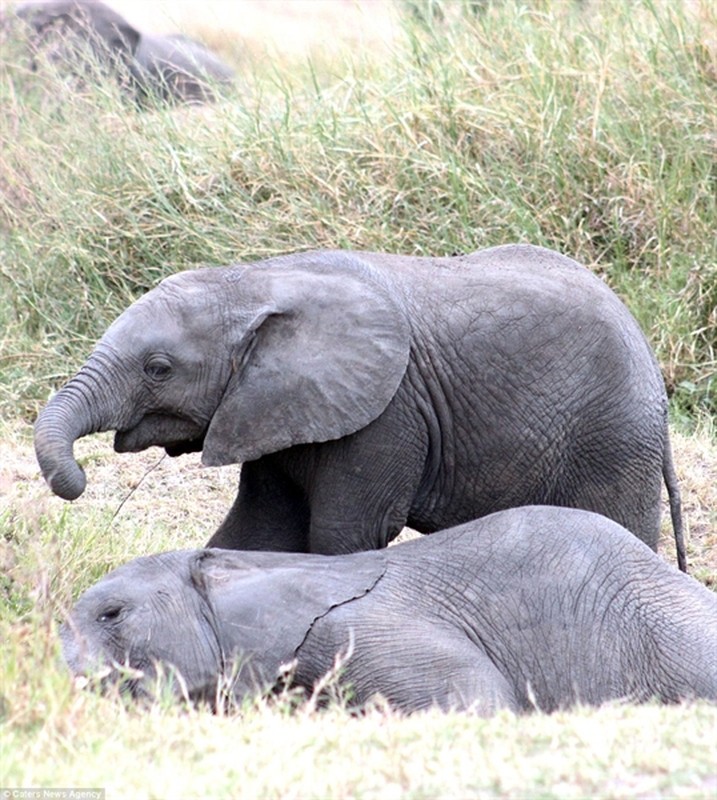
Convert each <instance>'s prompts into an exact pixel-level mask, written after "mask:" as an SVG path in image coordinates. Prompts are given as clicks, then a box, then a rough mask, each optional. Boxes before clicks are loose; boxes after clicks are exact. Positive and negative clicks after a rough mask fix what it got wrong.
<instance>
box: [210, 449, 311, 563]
mask: <svg viewBox="0 0 717 800" xmlns="http://www.w3.org/2000/svg"><path fill="white" fill-rule="evenodd" d="M308 532H309V506H308V503H307V500H306V497H305V495H304V492H303V491H302V490H301V489H300V488H299V487H298V486H296V484H294V483H293V482H292V481H291V480H290V479H289V478H288V477H287V476H286V475H285V474H283V473H282V472H281V471H280V470H278V469H276V468H275V467H274V466H273V465H271V464H270V463H269V459H268V458H260V459H258V460H257V461H250V462H247V463H246V464H244V465H243V466H242V469H241V477H240V480H239V493H238V494H237V498H236V500H235V501H234V504H233V505H232V507H231V508H230V509H229V513H228V514H227V515H226V517H225V519H224V521H223V522H222V524H221V525H220V526H219V528H218V529H217V531H216V532H215V534H214V535H213V536H212V538H211V539H210V540H209V542H208V543H207V547H222V548H225V549H228V550H284V551H286V552H295V553H305V552H306V551H307V550H308Z"/></svg>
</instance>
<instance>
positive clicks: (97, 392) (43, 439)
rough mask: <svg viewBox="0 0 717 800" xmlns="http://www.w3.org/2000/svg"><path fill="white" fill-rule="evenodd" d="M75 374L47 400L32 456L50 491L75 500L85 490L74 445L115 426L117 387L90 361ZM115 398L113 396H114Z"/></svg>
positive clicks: (38, 420) (39, 422) (116, 421)
mask: <svg viewBox="0 0 717 800" xmlns="http://www.w3.org/2000/svg"><path fill="white" fill-rule="evenodd" d="M93 358H94V360H95V361H98V360H100V361H101V359H98V357H97V356H94V357H91V359H90V361H88V362H87V364H85V366H84V367H83V368H82V369H81V370H80V372H78V373H77V375H76V376H75V377H74V378H73V379H72V380H71V381H70V382H69V383H67V384H66V385H65V386H64V387H63V388H62V389H60V391H59V392H58V393H57V394H56V395H55V396H54V397H53V398H52V399H51V400H50V402H49V403H48V404H47V406H45V408H44V409H43V410H42V412H41V413H40V415H39V417H38V418H37V421H36V422H35V455H36V456H37V461H38V463H39V465H40V469H41V470H42V475H43V477H44V478H45V480H46V481H47V483H48V484H49V486H50V488H51V489H52V491H53V492H54V493H55V494H56V495H59V496H60V497H62V498H63V499H65V500H75V499H76V498H78V497H79V496H80V495H81V494H82V492H84V490H85V486H86V484H87V479H86V478H85V473H84V470H83V469H82V467H81V466H80V465H79V464H78V463H77V461H76V459H75V456H74V452H73V446H74V443H75V441H76V440H77V439H79V438H80V437H82V436H86V435H88V434H90V433H97V432H99V431H106V430H112V429H116V428H117V427H118V419H117V414H116V412H115V410H114V409H112V405H115V406H116V404H117V400H116V397H117V390H116V389H114V390H113V391H112V390H110V387H109V385H108V383H107V381H106V380H105V379H104V375H103V373H104V371H106V367H105V368H104V369H98V368H97V367H98V365H97V364H96V363H93ZM113 398H114V399H113Z"/></svg>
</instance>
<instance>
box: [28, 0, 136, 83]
mask: <svg viewBox="0 0 717 800" xmlns="http://www.w3.org/2000/svg"><path fill="white" fill-rule="evenodd" d="M17 14H18V16H19V17H20V18H21V19H24V20H25V21H26V22H27V23H28V24H29V25H30V26H31V27H32V30H33V38H32V42H31V43H32V46H33V49H34V50H35V51H43V52H45V53H48V55H49V56H50V58H52V59H53V60H56V61H60V62H61V63H75V62H76V61H77V59H78V57H80V58H81V55H82V48H83V47H85V46H89V47H90V48H91V50H92V51H93V53H94V55H95V58H96V59H97V60H98V61H99V62H107V61H108V59H109V60H110V63H112V64H114V66H116V67H117V66H120V65H124V68H125V69H128V68H129V67H130V64H131V61H132V58H133V54H134V52H135V50H136V49H137V46H138V45H139V42H140V33H139V31H138V30H137V29H136V28H134V27H133V26H132V25H130V24H129V22H127V20H125V19H124V18H123V17H122V16H120V14H118V13H117V12H116V11H113V10H112V9H111V8H110V7H109V6H107V5H105V4H104V3H101V2H92V3H90V2H86V0H54V1H51V2H34V3H23V4H22V5H21V6H19V7H18V9H17Z"/></svg>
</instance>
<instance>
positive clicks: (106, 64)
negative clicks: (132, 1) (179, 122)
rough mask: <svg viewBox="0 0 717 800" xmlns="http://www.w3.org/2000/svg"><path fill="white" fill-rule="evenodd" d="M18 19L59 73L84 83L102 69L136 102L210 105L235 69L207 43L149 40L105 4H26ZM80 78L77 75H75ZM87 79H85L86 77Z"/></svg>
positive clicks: (62, 0)
mask: <svg viewBox="0 0 717 800" xmlns="http://www.w3.org/2000/svg"><path fill="white" fill-rule="evenodd" d="M17 16H18V17H19V18H20V19H22V20H24V21H25V22H26V23H27V24H28V25H29V26H30V27H31V30H32V33H31V36H30V46H31V48H32V50H33V52H34V53H35V54H40V53H41V54H43V55H44V56H45V57H47V58H49V59H50V60H51V61H53V62H54V63H55V64H56V65H57V66H58V68H59V69H61V70H66V69H69V70H70V71H71V72H72V73H73V74H75V76H76V77H79V78H80V79H81V76H82V73H83V72H85V73H86V75H87V74H91V72H92V70H93V69H97V68H98V67H99V68H100V70H101V71H103V72H105V73H106V74H108V75H112V76H114V77H115V78H116V79H117V80H118V81H119V82H120V84H121V85H122V86H123V88H125V89H126V90H127V91H128V92H129V93H130V94H131V96H133V97H134V99H135V100H136V101H137V102H138V103H140V105H142V104H145V103H146V102H147V101H148V100H149V99H150V98H151V97H152V96H156V97H159V98H161V99H163V100H166V101H177V102H188V103H193V102H211V101H212V100H214V99H215V89H216V88H217V87H218V86H222V85H223V86H228V85H230V84H231V83H232V82H233V75H234V73H233V71H232V69H231V68H230V67H228V66H227V65H226V64H224V63H223V62H222V61H220V60H219V58H217V56H215V55H214V54H213V53H212V52H211V51H209V50H208V49H207V48H206V47H204V45H202V44H200V43H199V42H196V41H194V40H192V39H190V38H188V37H186V36H181V35H169V36H150V35H147V34H144V33H141V32H140V31H138V30H137V29H136V28H135V27H134V26H132V25H130V23H129V22H127V20H125V19H124V18H123V17H122V16H121V15H120V14H118V13H117V12H116V11H114V10H113V9H111V8H110V7H109V6H107V5H105V4H104V3H101V2H89V1H88V0H51V1H50V2H29V3H23V4H22V5H20V6H19V7H18V8H17ZM78 70H79V72H80V75H79V76H78V75H77V72H78ZM86 75H85V77H86Z"/></svg>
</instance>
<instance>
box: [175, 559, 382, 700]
mask: <svg viewBox="0 0 717 800" xmlns="http://www.w3.org/2000/svg"><path fill="white" fill-rule="evenodd" d="M385 570H386V555H385V553H384V551H378V550H374V551H370V552H366V553H355V554H353V555H348V556H322V555H306V554H299V553H264V552H237V551H229V550H215V549H208V550H202V551H200V552H199V554H198V555H197V557H196V559H195V560H194V563H193V565H192V566H191V567H190V573H191V581H192V585H193V586H194V588H195V589H196V590H197V591H198V592H199V593H200V595H201V596H202V597H203V599H204V600H205V602H206V603H207V605H208V606H209V609H210V613H211V622H212V625H213V627H214V630H215V631H216V634H217V639H218V640H219V642H220V644H221V648H222V651H223V661H224V663H225V665H226V666H227V667H233V668H234V669H235V670H236V672H235V673H234V675H235V681H234V683H233V690H234V693H235V695H236V696H237V697H243V696H245V695H247V694H249V693H253V692H256V691H262V690H264V689H266V688H269V687H270V686H272V685H274V684H275V683H276V681H277V679H278V678H279V676H280V673H281V667H282V665H288V664H290V663H291V662H292V661H293V659H294V658H295V657H296V655H297V651H298V649H299V647H300V646H301V645H302V643H303V642H304V640H305V639H306V637H307V635H308V633H309V631H310V629H311V626H312V625H313V624H314V622H315V621H316V620H317V619H318V618H319V617H322V616H324V615H325V614H327V613H328V612H329V611H330V610H331V609H332V608H334V607H335V606H339V605H342V604H343V603H347V602H349V601H351V600H354V599H356V598H359V597H362V596H364V595H366V594H368V592H370V591H371V590H372V589H373V588H374V586H376V584H377V583H378V581H379V580H380V579H381V577H382V576H383V574H384V572H385Z"/></svg>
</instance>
